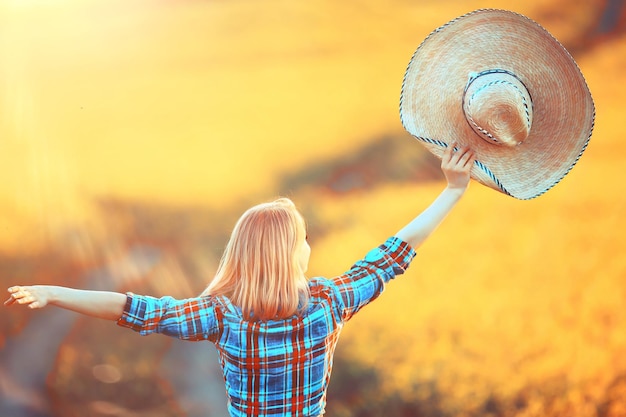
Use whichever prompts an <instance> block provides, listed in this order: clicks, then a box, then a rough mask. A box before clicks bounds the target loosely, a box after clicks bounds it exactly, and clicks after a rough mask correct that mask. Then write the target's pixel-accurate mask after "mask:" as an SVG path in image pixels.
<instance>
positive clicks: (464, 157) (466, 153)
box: [458, 149, 474, 167]
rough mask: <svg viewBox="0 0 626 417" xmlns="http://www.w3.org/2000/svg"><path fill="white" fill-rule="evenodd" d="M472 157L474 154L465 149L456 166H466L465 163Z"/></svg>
mask: <svg viewBox="0 0 626 417" xmlns="http://www.w3.org/2000/svg"><path fill="white" fill-rule="evenodd" d="M473 156H474V153H473V152H472V151H471V150H470V149H465V151H464V152H463V153H462V154H461V155H460V156H459V161H458V165H460V166H461V167H465V166H467V163H468V162H469V160H470V159H472V157H473Z"/></svg>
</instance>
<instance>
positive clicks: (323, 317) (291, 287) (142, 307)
mask: <svg viewBox="0 0 626 417" xmlns="http://www.w3.org/2000/svg"><path fill="white" fill-rule="evenodd" d="M455 149H456V148H455V146H454V145H453V146H449V147H448V148H447V150H446V152H445V153H444V156H443V158H442V164H441V166H442V170H443V172H444V175H445V177H446V180H447V186H446V188H445V189H444V190H443V191H442V192H441V194H440V195H439V196H438V197H437V199H436V200H435V201H434V202H433V203H432V204H431V205H430V206H429V207H428V208H427V209H426V210H424V211H423V212H422V213H421V214H419V215H418V216H417V217H416V218H415V219H413V220H412V221H411V222H410V223H408V224H407V225H406V226H404V227H403V228H402V229H401V230H400V231H398V233H396V234H395V235H394V236H392V237H390V238H389V239H387V241H386V242H385V243H383V244H382V245H380V246H379V247H377V248H375V249H373V250H371V251H370V252H369V253H367V255H366V256H365V257H364V258H363V259H362V260H360V261H358V262H357V263H356V264H355V265H354V266H353V267H352V268H351V269H350V270H349V271H347V272H346V273H345V274H343V275H341V276H339V277H335V278H333V279H330V280H328V279H324V278H312V279H311V280H307V279H306V278H305V275H304V274H305V272H306V269H307V265H308V261H309V255H310V252H311V250H310V248H309V245H308V243H307V239H306V229H305V223H304V220H303V218H302V216H301V215H300V213H299V212H298V211H297V210H296V208H295V206H294V204H293V203H292V202H291V201H290V200H288V199H279V200H276V201H274V202H272V203H265V204H261V205H258V206H255V207H253V208H251V209H249V210H248V211H247V212H246V213H244V214H243V216H242V217H241V218H240V219H239V221H238V222H237V224H236V226H235V228H234V230H233V233H232V236H231V238H230V241H229V242H228V245H227V247H226V250H225V252H224V255H223V257H222V259H221V262H220V265H219V267H218V270H217V273H216V276H215V278H214V279H213V281H212V282H211V283H210V285H209V286H208V287H207V288H206V290H205V291H204V292H203V293H202V294H201V295H200V296H199V297H196V298H192V299H187V300H175V299H173V298H172V297H162V298H160V299H157V298H153V297H148V296H138V295H135V294H132V293H128V294H121V293H114V292H101V291H85V290H76V289H71V288H65V287H56V286H38V285H35V286H15V287H11V288H9V289H8V292H9V293H10V297H9V299H8V300H7V301H6V302H5V305H13V304H19V305H25V306H28V307H30V308H33V309H36V308H43V307H45V306H46V305H48V304H52V305H56V306H58V307H62V308H65V309H68V310H72V311H75V312H78V313H81V314H86V315H89V316H93V317H99V318H104V319H108V320H115V321H117V323H118V324H119V325H120V326H125V327H128V328H130V329H132V330H135V331H137V332H139V333H140V334H142V335H147V334H150V333H163V334H166V335H168V336H174V337H178V338H180V339H183V340H193V341H200V340H208V341H211V342H213V343H214V344H215V346H216V348H217V350H218V352H219V357H220V362H221V366H222V371H223V374H224V381H225V384H226V392H227V394H228V398H229V411H230V414H231V415H232V416H260V415H262V416H287V415H290V416H319V415H322V414H323V413H324V407H325V404H326V390H327V388H328V383H329V378H330V373H331V369H332V361H333V353H334V351H335V346H336V343H337V340H338V337H339V333H340V331H341V328H342V326H343V324H344V323H345V322H347V321H348V320H349V319H350V318H351V317H352V316H353V315H354V314H355V313H356V312H358V311H359V310H360V309H361V308H362V307H363V306H365V305H366V304H368V303H369V302H371V301H372V300H374V299H375V298H376V297H377V296H378V295H379V294H380V293H381V292H382V290H383V288H384V285H385V283H387V282H388V281H389V280H391V279H392V278H394V277H395V276H396V275H399V274H402V273H403V272H404V271H405V269H406V268H407V267H408V266H409V264H410V262H411V260H412V259H413V257H414V256H415V249H416V248H418V247H419V246H420V245H421V244H422V243H423V242H424V241H425V240H426V238H427V237H428V236H429V235H430V234H431V233H432V232H433V231H434V229H435V228H436V227H437V226H438V225H439V224H440V223H441V221H442V220H443V219H444V217H445V216H446V215H447V214H448V213H449V212H450V210H451V209H452V208H453V207H454V206H455V205H456V203H457V202H458V201H459V199H460V198H461V196H462V195H463V194H464V192H465V190H466V189H467V186H468V184H469V178H470V177H469V172H470V169H471V167H472V165H473V164H474V155H473V152H472V151H471V150H470V149H469V148H467V147H460V148H459V149H458V150H456V151H455Z"/></svg>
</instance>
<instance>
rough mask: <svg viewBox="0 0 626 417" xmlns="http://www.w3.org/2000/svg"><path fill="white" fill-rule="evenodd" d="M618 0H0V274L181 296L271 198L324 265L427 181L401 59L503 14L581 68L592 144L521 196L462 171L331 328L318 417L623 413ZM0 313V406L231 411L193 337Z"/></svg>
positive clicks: (624, 24)
mask: <svg viewBox="0 0 626 417" xmlns="http://www.w3.org/2000/svg"><path fill="white" fill-rule="evenodd" d="M624 3H625V2H624V1H621V0H618V1H611V0H551V1H549V0H526V1H524V2H511V1H498V0H492V1H482V0H456V1H455V0H437V1H430V0H413V1H407V0H389V1H386V2H380V1H377V0H355V1H342V2H337V1H331V0H311V1H306V2H305V1H299V2H296V1H286V0H265V1H263V2H260V1H251V0H238V1H222V0H179V1H166V0H133V1H128V0H57V1H44V0H0V172H1V173H2V175H1V178H2V180H1V181H0V284H2V285H3V287H2V288H6V287H8V286H10V285H16V284H31V283H41V284H57V285H69V286H75V287H79V288H90V289H107V290H115V291H133V292H135V293H145V294H150V295H154V296H161V295H165V294H169V295H173V296H176V297H190V296H194V295H196V294H198V293H200V292H201V291H202V289H203V288H204V287H205V285H206V284H207V283H208V282H209V280H210V279H211V277H212V275H213V273H214V271H215V267H216V262H217V260H218V259H219V256H220V254H221V252H222V249H223V247H224V245H225V243H226V240H227V238H228V235H229V233H230V230H231V228H232V226H233V225H234V222H235V221H236V219H237V218H238V217H239V216H240V215H241V213H242V212H243V211H244V210H245V209H246V208H247V207H248V206H250V205H252V204H256V203H258V202H261V201H265V200H269V199H273V198H275V197H277V196H283V195H284V196H289V197H291V198H292V199H293V200H294V201H295V202H296V204H297V205H298V206H299V207H300V209H301V211H302V212H303V214H304V215H305V217H306V218H307V221H308V224H309V236H310V239H311V245H312V247H313V252H312V258H311V265H310V268H309V274H310V275H322V276H332V275H336V274H340V273H342V272H343V271H345V270H346V269H347V268H349V267H350V265H351V264H352V263H353V262H354V261H355V260H356V259H357V258H359V257H360V256H362V255H363V254H364V253H365V251H367V250H368V249H370V248H371V247H373V246H375V245H377V244H379V243H380V242H381V241H382V240H384V239H385V238H386V237H387V236H389V235H391V234H393V233H395V232H396V231H397V230H398V228H400V227H401V226H402V225H404V224H405V222H407V221H408V220H410V219H411V218H412V217H413V216H414V215H416V214H417V213H418V212H419V211H420V210H422V209H423V208H425V207H426V205H427V204H429V203H430V202H431V200H432V199H433V198H434V197H435V196H436V195H437V194H438V192H439V191H440V190H441V189H442V187H443V186H444V182H443V178H442V176H441V174H440V171H439V166H438V161H436V160H434V158H432V157H431V156H430V155H429V154H427V153H425V152H424V150H423V149H422V147H421V145H420V144H419V143H418V142H417V141H416V140H414V139H413V138H411V137H410V136H409V135H408V134H407V133H405V132H404V131H403V129H402V126H401V124H400V121H399V116H398V103H399V96H400V87H401V83H402V78H403V75H404V70H405V68H406V65H407V64H408V62H409V59H410V58H411V55H412V54H413V52H414V50H415V49H416V48H417V46H418V45H419V44H420V43H421V41H422V40H423V39H424V38H425V37H426V36H427V35H428V34H429V33H430V32H431V31H432V30H433V29H435V28H436V27H438V26H440V25H442V24H444V23H446V22H447V21H449V20H451V19H453V18H455V17H457V16H459V15H461V14H464V13H467V12H470V11H472V10H474V9H478V8H484V7H494V8H506V9H511V10H514V11H517V12H520V13H522V14H525V15H527V16H529V17H531V18H532V19H534V20H536V21H537V22H539V23H540V24H542V25H543V26H544V27H545V28H547V29H548V30H549V31H550V32H551V33H552V34H553V35H555V36H556V37H557V38H558V39H559V40H560V41H561V42H562V43H563V44H564V45H565V46H566V47H567V49H568V50H569V51H570V52H571V53H572V54H573V56H574V58H575V59H576V61H577V62H578V64H579V66H580V68H581V70H582V72H583V74H584V75H585V77H586V79H587V82H588V84H589V87H590V90H591V92H592V95H593V97H594V99H595V103H596V111H597V117H596V127H595V130H594V134H593V137H592V139H591V141H590V144H589V147H588V148H587V150H586V151H585V153H584V155H583V157H582V158H581V160H580V161H579V162H578V164H577V165H576V166H575V168H574V169H573V170H572V171H571V173H570V174H568V176H567V177H565V179H564V180H563V181H561V182H560V183H559V184H558V185H557V186H556V187H555V188H553V189H552V190H550V191H549V192H548V193H547V194H545V195H542V196H540V197H539V198H537V199H533V200H530V201H519V200H515V199H513V198H511V197H507V196H505V195H502V194H500V193H497V192H495V191H493V190H491V189H487V188H485V187H482V186H480V185H479V184H477V183H474V184H472V186H471V187H470V190H469V191H468V193H467V194H466V197H465V198H464V200H463V201H462V202H461V203H460V205H459V206H458V207H457V208H456V209H455V212H454V213H453V214H452V215H451V216H450V217H449V218H448V219H447V220H446V222H445V223H444V224H443V225H442V226H441V228H440V229H439V230H438V231H437V233H436V234H435V235H434V236H433V237H432V238H431V239H430V240H429V241H428V243H427V244H426V245H425V246H424V247H423V248H422V249H421V250H420V252H419V254H418V256H417V258H416V260H415V261H414V263H413V265H412V267H411V269H410V270H409V271H407V273H406V274H405V275H404V276H403V277H401V278H400V279H398V280H397V281H395V282H393V283H392V284H390V285H389V286H388V288H387V290H386V293H385V295H384V296H383V297H381V298H380V299H379V300H377V301H376V302H375V303H374V304H372V305H371V306H368V308H366V309H365V310H364V311H363V312H362V313H360V314H359V315H358V316H357V317H355V319H354V320H353V321H352V322H351V324H350V325H349V326H347V327H346V329H345V331H344V334H343V336H342V341H341V343H340V344H339V348H338V352H337V356H336V361H335V366H334V371H333V379H332V381H331V389H330V393H329V403H328V407H327V414H328V415H330V416H337V417H348V416H381V415H385V416H427V417H431V416H437V417H440V416H444V417H447V416H466V417H469V416H472V417H473V416H494V417H495V416H605V417H608V416H624V415H626V332H625V331H624V329H625V328H626V310H625V309H624V302H625V301H626V282H625V280H624V278H626V256H625V254H624V250H625V248H626V235H625V233H624V232H625V231H626V219H625V218H624V216H625V215H626V205H625V204H626V193H625V191H626V187H625V186H624V174H623V169H624V166H625V163H626V157H625V156H624V155H623V154H622V152H625V151H626V145H625V143H624V141H623V137H624V136H625V135H626V124H624V115H625V112H626V5H625V4H624ZM434 64H435V65H436V63H434ZM433 88H434V89H436V86H433ZM0 329H1V333H0V416H2V417H35V416H63V417H71V416H98V417H100V416H102V417H104V416H119V417H122V416H123V417H135V416H155V417H157V416H176V417H178V416H190V417H195V416H198V417H199V416H225V415H226V405H225V394H224V387H223V382H222V377H221V373H220V371H219V368H218V364H217V360H216V354H215V350H214V348H213V346H212V345H210V344H208V343H184V342H181V341H178V340H173V339H167V338H164V337H159V336H151V337H146V338H142V337H140V336H139V335H137V334H134V333H132V332H129V331H128V330H124V329H121V328H119V327H118V326H116V325H115V324H113V323H110V322H105V321H101V320H95V319H85V318H81V317H78V316H77V315H74V314H72V313H68V312H65V311H62V310H60V309H56V308H54V307H53V308H48V309H45V310H43V311H30V310H26V309H20V308H11V309H4V310H2V315H0Z"/></svg>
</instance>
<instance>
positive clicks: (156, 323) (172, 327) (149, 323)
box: [117, 293, 220, 341]
mask: <svg viewBox="0 0 626 417" xmlns="http://www.w3.org/2000/svg"><path fill="white" fill-rule="evenodd" d="M117 324H118V325H119V326H122V327H127V328H129V329H131V330H134V331H136V332H138V333H139V334H141V335H142V336H146V335H149V334H151V333H161V334H164V335H167V336H172V337H177V338H179V339H183V340H191V341H198V340H211V341H215V340H216V338H217V337H218V333H219V330H220V325H219V320H218V317H217V314H216V309H215V305H214V303H213V300H212V298H210V297H202V298H190V299H186V300H176V299H174V298H173V297H169V296H166V297H161V298H155V297H150V296H141V295H135V294H133V293H127V294H126V305H125V307H124V313H123V314H122V317H120V319H119V320H118V321H117Z"/></svg>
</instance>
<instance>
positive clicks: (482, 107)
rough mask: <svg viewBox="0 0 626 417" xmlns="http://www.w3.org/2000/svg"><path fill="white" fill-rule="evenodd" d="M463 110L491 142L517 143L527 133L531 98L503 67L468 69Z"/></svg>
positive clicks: (513, 144) (531, 116)
mask: <svg viewBox="0 0 626 417" xmlns="http://www.w3.org/2000/svg"><path fill="white" fill-rule="evenodd" d="M463 112H464V114H465V118H466V120H467V122H468V123H469V125H470V126H471V127H472V129H473V130H474V132H476V134H478V136H479V137H480V138H482V139H484V140H486V141H487V142H489V143H492V144H496V145H504V146H517V145H519V144H521V143H522V142H524V140H525V139H526V138H527V137H528V135H529V134H530V129H531V126H532V119H533V112H532V99H531V97H530V94H529V93H528V90H527V89H526V86H525V85H524V83H523V82H522V81H521V80H520V79H519V78H517V77H516V76H515V75H514V74H513V73H511V72H509V71H506V70H501V69H493V70H487V71H483V72H480V73H471V74H470V75H469V79H468V82H467V85H466V87H465V93H464V94H463Z"/></svg>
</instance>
